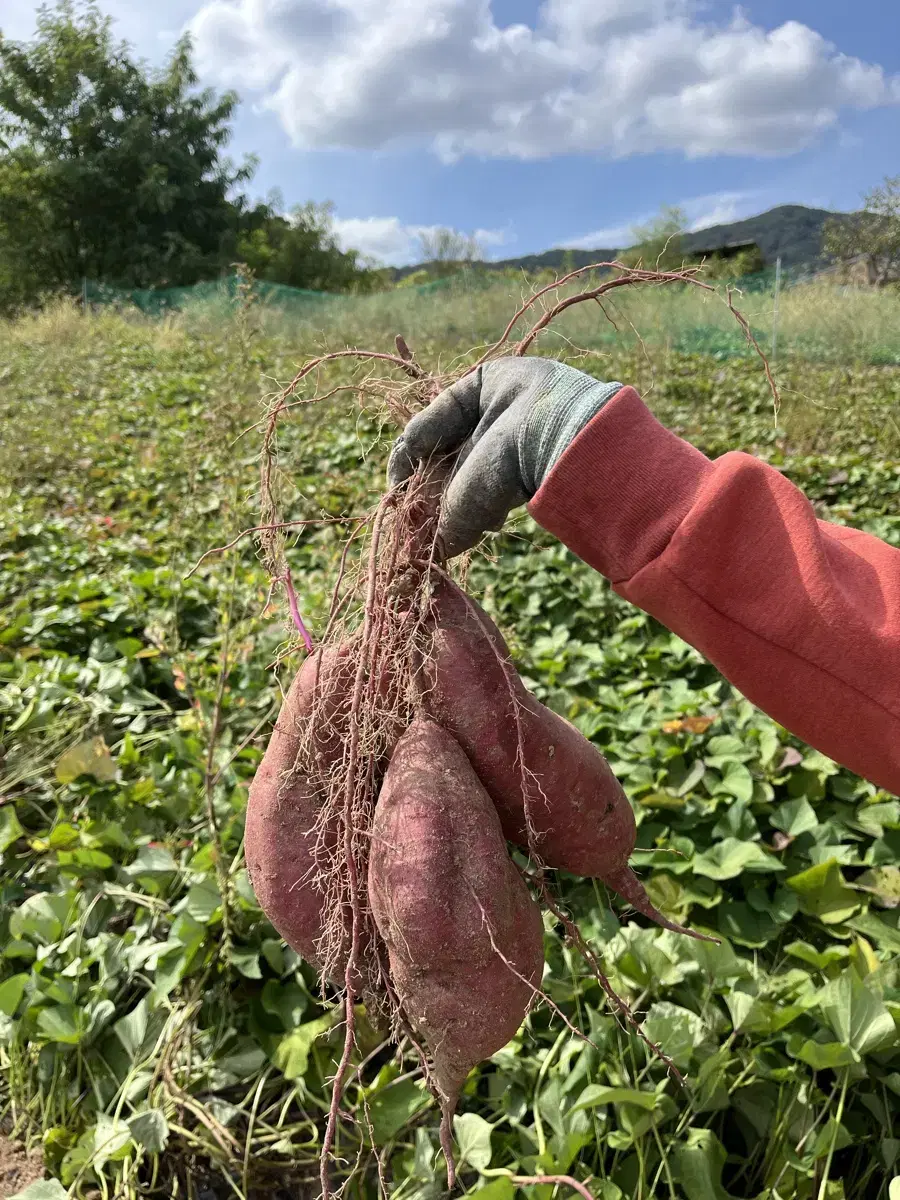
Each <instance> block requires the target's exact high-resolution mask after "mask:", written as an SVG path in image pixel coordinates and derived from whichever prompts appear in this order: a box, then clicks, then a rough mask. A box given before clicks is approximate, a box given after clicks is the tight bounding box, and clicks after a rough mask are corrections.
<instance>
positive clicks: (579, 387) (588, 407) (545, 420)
mask: <svg viewBox="0 0 900 1200" xmlns="http://www.w3.org/2000/svg"><path fill="white" fill-rule="evenodd" d="M573 376H574V378H573ZM622 386H623V385H622V384H621V383H617V382H611V383H603V382H601V381H600V380H597V379H592V378H591V377H590V376H589V375H583V374H581V373H580V372H578V373H576V372H573V371H572V369H571V367H567V366H565V365H564V364H563V363H560V364H559V371H558V372H556V371H554V372H553V374H552V375H550V376H548V377H547V380H546V384H545V386H544V387H543V388H542V390H541V395H540V396H539V397H538V398H537V400H536V401H535V403H534V404H533V405H532V406H531V409H530V411H529V412H528V415H527V417H526V418H525V420H524V421H523V423H522V425H521V426H520V429H519V437H518V443H519V444H518V450H519V467H520V471H521V475H522V481H523V483H524V484H525V489H526V491H527V493H528V495H529V497H531V496H534V495H535V494H536V493H537V491H538V489H539V488H540V486H541V484H542V483H543V482H544V479H545V478H546V477H547V475H548V474H549V472H550V471H551V469H552V468H553V466H554V464H555V463H556V462H557V461H558V460H559V459H560V458H561V457H562V456H563V454H564V453H565V451H566V449H567V448H568V446H569V445H570V443H571V442H573V441H574V440H575V438H576V437H577V436H578V435H579V433H581V431H582V429H584V427H585V425H587V423H588V422H589V421H591V420H592V419H593V418H594V417H595V416H596V415H597V413H598V412H599V411H600V409H601V408H603V406H604V404H606V403H607V402H608V401H610V400H611V399H612V398H613V396H615V395H616V393H617V392H620V391H621V390H622Z"/></svg>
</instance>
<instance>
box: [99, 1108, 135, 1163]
mask: <svg viewBox="0 0 900 1200" xmlns="http://www.w3.org/2000/svg"><path fill="white" fill-rule="evenodd" d="M132 1144H133V1143H132V1140H131V1130H130V1129H129V1128H128V1125H127V1124H126V1123H125V1122H124V1121H121V1120H118V1119H114V1118H112V1117H110V1116H107V1115H106V1114H105V1113H101V1114H100V1116H98V1117H97V1125H96V1127H95V1129H94V1147H93V1155H92V1158H91V1162H92V1164H93V1166H94V1167H95V1168H96V1169H97V1170H100V1169H102V1168H103V1167H104V1166H106V1164H107V1163H108V1162H121V1161H122V1159H123V1158H125V1157H127V1155H128V1153H129V1151H130V1149H131V1146H132Z"/></svg>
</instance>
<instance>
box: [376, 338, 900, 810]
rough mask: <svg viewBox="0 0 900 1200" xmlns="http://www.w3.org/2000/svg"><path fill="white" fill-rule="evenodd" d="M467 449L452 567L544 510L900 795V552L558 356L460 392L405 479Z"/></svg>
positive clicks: (855, 766) (555, 528)
mask: <svg viewBox="0 0 900 1200" xmlns="http://www.w3.org/2000/svg"><path fill="white" fill-rule="evenodd" d="M453 450H458V451H459V461H458V466H457V469H456V473H455V475H454V477H453V479H452V480H451V483H450V485H449V488H448V490H447V492H446V494H445V496H444V502H443V505H442V509H441V520H440V530H439V533H440V535H441V537H442V539H443V543H444V549H445V551H446V554H447V556H448V557H450V556H452V555H454V554H458V553H460V552H461V551H463V550H466V549H469V548H470V547H472V546H474V545H475V544H476V543H477V542H478V541H479V539H480V538H481V536H482V534H483V533H484V531H485V530H486V529H499V528H500V526H501V525H502V523H503V520H504V519H505V517H506V515H507V513H508V512H509V510H510V509H511V508H514V507H516V506H517V505H519V504H522V503H525V502H526V501H527V502H528V506H529V511H530V512H531V514H532V515H533V516H534V518H535V519H536V520H537V521H538V522H539V523H540V524H541V525H543V526H544V527H545V528H546V529H548V530H549V531H550V532H552V533H554V534H555V535H556V536H557V537H559V538H560V540H561V541H563V542H564V543H565V544H566V545H567V546H568V547H569V548H570V549H571V550H573V551H574V552H575V553H576V554H577V555H579V556H580V557H581V558H582V559H584V560H585V561H586V562H588V563H589V564H590V565H591V566H593V567H594V568H595V569H596V570H598V571H600V572H601V573H602V574H604V575H606V576H607V578H609V579H610V580H611V581H612V584H613V587H614V588H615V590H616V591H617V592H618V593H619V594H620V595H622V596H624V597H626V598H627V599H628V600H630V601H632V602H633V603H634V604H636V605H638V606H639V607H640V608H642V609H644V610H645V611H646V612H649V613H651V614H652V615H653V616H655V617H656V618H658V620H660V621H662V622H663V623H664V624H665V625H667V626H668V627H669V628H670V629H671V630H673V631H674V632H675V633H677V634H679V635H680V636H681V637H683V638H684V639H685V641H687V642H689V643H690V644H691V645H693V646H695V647H696V648H697V649H698V650H700V651H701V652H702V653H703V654H705V655H706V657H707V658H708V659H709V660H710V661H711V662H712V663H714V664H715V665H716V666H717V667H718V668H719V670H720V671H721V672H722V674H723V675H725V676H726V678H728V679H730V680H731V681H732V682H733V683H734V684H735V686H736V687H738V688H739V689H740V690H741V691H742V692H743V693H744V694H745V695H746V696H747V697H748V698H749V699H750V700H752V701H753V702H754V703H755V704H757V705H758V706H759V707H760V708H762V709H764V710H765V711H766V712H767V713H769V714H770V715H771V716H772V717H774V718H775V720H777V721H778V722H779V723H780V724H782V725H784V726H785V728H787V729H790V730H791V731H792V732H793V733H795V734H797V735H798V736H799V737H801V738H803V739H804V741H807V742H808V743H809V744H810V745H812V746H815V747H816V748H817V749H818V750H821V751H822V752H823V753H825V754H827V755H828V756H829V757H831V758H834V759H836V760H837V761H838V762H841V763H843V764H844V765H845V766H847V767H849V768H851V769H852V770H854V771H856V772H857V773H858V774H860V775H864V776H865V777H866V778H868V779H871V780H872V781H873V782H874V783H876V784H878V785H879V786H880V787H883V788H886V789H888V790H889V791H892V792H896V793H898V794H900V550H896V549H894V548H892V547H890V546H888V545H887V544H886V543H884V542H881V541H879V540H878V539H877V538H874V537H872V536H870V535H868V534H865V533H861V532H860V531H858V530H852V529H846V528H843V527H841V526H837V525H830V524H828V523H826V522H824V521H819V520H817V519H816V516H815V514H814V512H813V509H812V506H811V505H810V504H809V502H808V501H807V500H806V498H805V497H804V496H803V494H802V493H801V492H800V491H799V490H798V489H797V488H795V487H794V486H793V484H791V483H790V482H789V481H788V480H787V479H785V478H784V477H783V476H782V475H781V474H780V473H779V472H778V471H776V470H775V469H774V468H773V467H770V466H768V465H767V464H766V463H764V462H762V461H760V460H759V459H755V458H753V457H752V456H750V455H747V454H738V453H732V454H726V455H723V457H722V458H720V459H717V460H716V461H715V462H711V461H710V460H709V459H708V458H706V457H705V456H704V455H703V454H701V453H700V451H699V450H696V449H695V448H694V447H693V446H691V445H689V444H688V443H687V442H685V441H683V440H682V439H681V438H678V437H676V436H675V434H673V433H671V432H670V431H669V430H667V429H665V428H664V427H663V426H662V425H660V423H659V422H658V421H657V420H656V419H655V418H654V417H653V415H652V414H651V413H650V411H649V409H648V408H646V406H645V405H644V404H643V402H642V401H641V399H640V397H639V396H638V394H637V392H635V391H634V389H633V388H630V387H622V386H621V384H607V383H602V382H600V381H597V380H593V379H591V378H590V377H589V376H587V375H584V374H582V373H581V372H580V371H576V370H574V369H573V368H571V367H567V366H564V365H563V364H561V363H557V362H553V361H549V360H542V359H528V358H516V359H496V360H494V361H492V362H490V363H488V364H485V365H484V366H483V367H480V368H478V369H477V370H476V371H474V372H472V373H471V374H470V375H468V376H465V377H464V378H463V379H461V380H460V381H459V382H458V383H456V384H454V385H453V387H451V388H449V389H448V390H447V391H446V392H444V393H443V394H442V395H441V396H439V397H438V398H437V399H436V400H435V401H433V402H432V404H431V405H429V407H428V408H426V409H425V410H424V411H423V412H422V413H421V414H419V415H418V416H416V417H415V418H414V419H413V420H412V421H411V422H410V424H409V425H408V426H407V429H406V430H405V431H404V435H403V437H402V438H401V439H400V440H399V441H398V443H397V446H396V447H395V449H394V452H393V454H392V457H391V467H390V477H391V480H392V482H393V483H397V482H399V481H400V480H402V479H403V478H404V477H405V476H406V475H408V474H409V472H410V471H411V470H412V468H413V465H414V464H415V462H417V461H419V460H420V459H422V458H426V457H428V455H430V454H433V453H436V452H447V451H453Z"/></svg>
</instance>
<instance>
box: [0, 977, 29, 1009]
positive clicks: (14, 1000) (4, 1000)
mask: <svg viewBox="0 0 900 1200" xmlns="http://www.w3.org/2000/svg"><path fill="white" fill-rule="evenodd" d="M30 978H31V976H30V975H24V974H23V975H10V977H9V978H8V979H4V980H3V982H2V983H0V1013H3V1014H4V1015H5V1016H7V1017H11V1016H13V1014H14V1013H15V1011H16V1009H17V1008H18V1007H19V1003H20V1002H21V999H22V997H23V996H24V995H25V988H26V987H27V986H28V980H29V979H30Z"/></svg>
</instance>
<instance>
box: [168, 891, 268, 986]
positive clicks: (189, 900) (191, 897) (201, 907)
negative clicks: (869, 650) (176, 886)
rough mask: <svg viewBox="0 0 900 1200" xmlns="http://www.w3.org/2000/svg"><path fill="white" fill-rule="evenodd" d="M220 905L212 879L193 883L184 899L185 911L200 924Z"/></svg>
mask: <svg viewBox="0 0 900 1200" xmlns="http://www.w3.org/2000/svg"><path fill="white" fill-rule="evenodd" d="M221 906H222V897H221V896H220V895H219V889H218V887H217V886H216V884H215V882H214V881H213V880H212V879H204V880H203V882H202V883H195V884H194V886H193V887H192V888H190V890H189V891H188V894H187V896H186V898H185V901H184V910H185V912H186V913H187V914H188V916H190V917H193V918H194V920H195V921H198V922H199V923H200V924H201V925H206V924H208V923H209V922H210V921H211V920H212V918H213V916H214V915H215V913H216V912H218V910H219V909H220V908H221ZM256 978H259V976H257V977H256Z"/></svg>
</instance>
